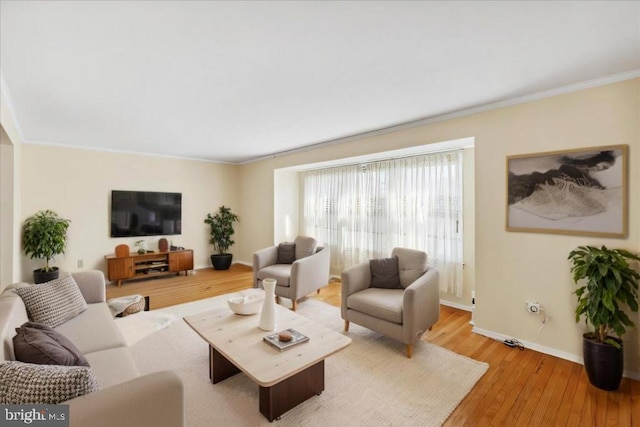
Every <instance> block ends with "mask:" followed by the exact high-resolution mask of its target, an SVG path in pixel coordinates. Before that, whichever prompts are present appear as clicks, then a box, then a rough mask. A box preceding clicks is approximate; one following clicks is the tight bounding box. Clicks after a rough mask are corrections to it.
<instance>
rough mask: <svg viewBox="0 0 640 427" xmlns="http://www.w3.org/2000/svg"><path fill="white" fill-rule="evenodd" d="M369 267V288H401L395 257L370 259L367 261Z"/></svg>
mask: <svg viewBox="0 0 640 427" xmlns="http://www.w3.org/2000/svg"><path fill="white" fill-rule="evenodd" d="M369 269H370V270H371V285H370V287H371V288H384V289H402V286H401V285H400V274H399V271H398V258H397V257H393V258H382V259H372V260H370V261H369Z"/></svg>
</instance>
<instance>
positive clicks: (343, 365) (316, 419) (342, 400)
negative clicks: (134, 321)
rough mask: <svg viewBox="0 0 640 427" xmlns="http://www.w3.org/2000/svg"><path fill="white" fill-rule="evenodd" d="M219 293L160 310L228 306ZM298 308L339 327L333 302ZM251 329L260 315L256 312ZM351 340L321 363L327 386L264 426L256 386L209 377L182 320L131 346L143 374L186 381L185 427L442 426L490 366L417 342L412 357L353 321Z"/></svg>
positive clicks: (202, 351) (199, 346) (200, 347)
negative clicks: (168, 373) (168, 374)
mask: <svg viewBox="0 0 640 427" xmlns="http://www.w3.org/2000/svg"><path fill="white" fill-rule="evenodd" d="M228 298H229V296H228V295H227V296H220V297H215V298H209V299H206V300H201V301H196V302H193V303H188V304H182V305H178V306H174V307H170V308H167V309H163V310H158V312H161V313H165V314H172V315H175V316H178V317H183V316H187V315H190V314H195V313H199V312H202V311H206V310H209V309H211V308H213V307H216V306H220V304H223V305H224V304H226V302H225V301H226V299H228ZM298 313H299V314H301V315H303V316H306V317H309V318H311V319H313V320H315V321H317V322H319V323H321V324H323V325H325V326H327V327H329V328H331V329H333V330H335V331H337V332H340V333H344V332H343V331H342V328H343V321H342V319H341V317H340V310H339V308H337V307H334V306H331V305H328V304H325V303H323V302H320V301H316V300H308V301H304V302H301V303H300V304H298ZM255 319H256V327H257V324H258V320H259V318H258V316H257V315H256V316H255ZM346 334H347V335H348V336H349V337H351V338H352V340H353V342H352V343H351V345H349V346H348V347H347V348H346V349H344V350H342V351H340V352H338V353H336V354H335V355H333V356H330V357H329V358H328V359H326V361H325V391H324V392H323V393H322V394H321V395H320V396H315V397H312V398H311V399H309V400H307V401H306V402H303V403H302V404H300V405H298V406H297V407H295V408H293V409H292V410H290V411H288V412H286V413H285V414H284V415H282V417H281V419H279V420H276V421H274V422H273V423H269V422H268V421H267V420H266V418H264V417H263V416H262V414H260V411H259V409H258V386H257V385H256V384H254V383H253V382H251V380H249V379H248V378H247V377H246V376H245V375H243V374H238V375H235V376H233V377H231V378H228V379H226V380H225V381H222V382H221V383H218V384H215V385H214V384H212V383H211V382H210V381H209V367H208V366H209V365H208V357H209V353H208V348H207V344H206V343H205V342H204V341H203V340H202V338H200V337H199V336H198V335H196V333H195V332H193V331H192V330H191V328H189V326H187V324H186V323H184V321H182V320H177V321H174V322H173V323H172V324H171V325H169V326H168V327H167V328H165V329H162V330H160V331H157V332H154V333H153V334H151V335H150V336H148V337H146V338H144V339H143V340H141V341H139V342H138V343H136V344H134V345H133V346H132V348H131V349H132V354H133V357H134V359H135V360H136V363H137V365H138V367H139V368H140V370H141V371H142V372H143V373H149V372H154V371H158V370H165V369H170V370H174V371H176V372H177V373H178V374H179V375H180V376H181V377H182V379H183V381H184V384H185V393H186V396H185V398H186V412H187V415H186V417H187V425H188V426H191V427H200V426H210V425H221V426H268V425H276V426H326V425H336V426H370V425H378V426H416V425H420V426H440V425H442V423H444V421H445V420H446V419H447V417H448V416H449V415H450V414H451V413H452V412H453V410H454V409H455V408H456V407H457V406H458V404H459V403H460V402H461V401H462V399H464V397H465V396H466V395H467V393H469V391H470V390H471V389H472V388H473V386H474V385H475V383H476V382H477V381H478V380H479V379H480V378H481V377H482V375H484V373H485V372H486V371H487V369H488V365H487V364H486V363H481V362H478V361H475V360H473V359H469V358H467V357H464V356H461V355H458V354H456V353H453V352H451V351H449V350H446V349H444V348H441V347H439V346H436V345H433V344H428V343H425V342H420V343H418V344H417V345H416V346H415V347H414V351H413V358H412V359H408V358H407V357H406V356H405V346H404V345H403V344H401V343H399V342H397V341H394V340H391V339H389V338H386V337H384V336H382V335H380V334H378V333H375V332H372V331H369V330H368V329H365V328H362V327H360V326H358V325H355V324H353V323H352V324H351V326H350V331H349V332H348V333H346Z"/></svg>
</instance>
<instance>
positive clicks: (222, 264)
mask: <svg viewBox="0 0 640 427" xmlns="http://www.w3.org/2000/svg"><path fill="white" fill-rule="evenodd" d="M232 259H233V254H222V255H211V264H213V269H214V270H228V269H229V267H230V266H231V260H232Z"/></svg>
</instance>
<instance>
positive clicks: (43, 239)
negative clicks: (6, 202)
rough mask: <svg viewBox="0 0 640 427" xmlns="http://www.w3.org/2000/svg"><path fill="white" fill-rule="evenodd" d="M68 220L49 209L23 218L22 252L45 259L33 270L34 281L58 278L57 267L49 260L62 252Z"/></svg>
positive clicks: (39, 281)
mask: <svg viewBox="0 0 640 427" xmlns="http://www.w3.org/2000/svg"><path fill="white" fill-rule="evenodd" d="M70 222H71V221H69V220H68V219H64V218H61V217H60V216H58V214H57V213H55V212H52V211H50V210H45V211H39V212H37V213H35V214H34V215H32V216H30V217H29V218H27V219H26V220H25V222H24V224H23V229H22V245H23V247H24V252H25V254H26V255H29V256H31V259H33V258H38V259H43V260H45V266H44V267H42V268H38V269H36V270H33V280H34V282H35V283H44V282H48V281H49V280H54V279H57V278H58V276H59V271H58V267H52V266H50V265H49V262H50V261H51V260H53V258H54V257H55V256H56V255H59V254H63V253H64V251H65V249H66V246H67V229H68V228H69V223H70Z"/></svg>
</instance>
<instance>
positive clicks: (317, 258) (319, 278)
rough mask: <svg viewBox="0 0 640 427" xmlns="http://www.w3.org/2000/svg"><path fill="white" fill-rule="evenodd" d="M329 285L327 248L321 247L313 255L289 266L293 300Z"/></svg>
mask: <svg viewBox="0 0 640 427" xmlns="http://www.w3.org/2000/svg"><path fill="white" fill-rule="evenodd" d="M327 283H329V248H328V247H323V248H322V249H320V250H318V251H317V252H316V253H315V254H313V255H309V256H308V257H304V258H301V259H298V260H296V261H294V263H293V264H291V277H290V278H289V286H290V287H291V288H292V289H291V290H292V294H293V296H294V298H295V299H298V298H300V297H303V296H305V295H308V294H310V293H311V292H313V291H315V290H316V289H318V288H321V287H322V286H326V285H327Z"/></svg>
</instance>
